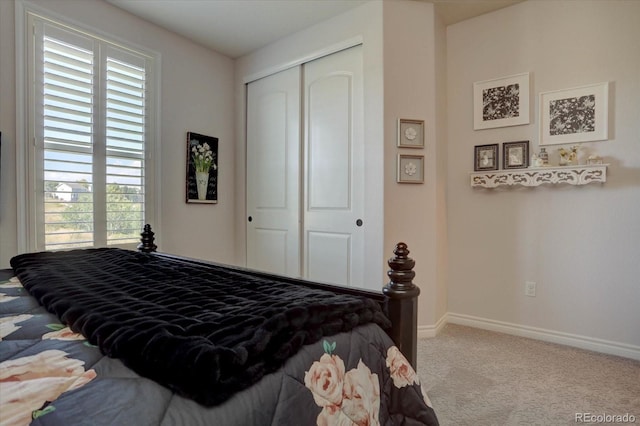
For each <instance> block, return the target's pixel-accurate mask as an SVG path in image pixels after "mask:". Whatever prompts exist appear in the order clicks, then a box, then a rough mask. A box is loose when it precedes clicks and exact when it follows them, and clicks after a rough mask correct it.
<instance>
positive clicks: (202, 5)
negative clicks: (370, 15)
mask: <svg viewBox="0 0 640 426" xmlns="http://www.w3.org/2000/svg"><path fill="white" fill-rule="evenodd" d="M107 1H108V2H109V3H111V4H113V5H115V6H117V7H120V8H122V9H124V10H126V11H128V12H130V13H132V14H134V15H137V16H139V17H141V18H143V19H145V20H147V21H150V22H153V23H155V24H157V25H159V26H161V27H164V28H167V29H169V30H171V31H173V32H175V33H177V34H180V35H182V36H184V37H187V38H189V39H191V40H194V41H196V42H197V43H200V44H202V45H204V46H207V47H209V48H211V49H213V50H215V51H217V52H219V53H222V54H224V55H226V56H229V57H231V58H237V57H240V56H243V55H246V54H248V53H251V52H253V51H254V50H256V49H259V48H261V47H264V46H266V45H267V44H270V43H272V42H274V41H276V40H278V39H280V38H282V37H285V36H287V35H289V34H293V33H295V32H297V31H300V30H303V29H305V28H308V27H310V26H312V25H314V24H316V23H318V22H321V21H324V20H326V19H328V18H331V17H332V16H336V15H339V14H341V13H343V12H345V11H347V10H349V9H352V8H354V7H357V6H360V5H361V4H363V3H366V2H367V1H371V0H107ZM374 1H375V0H374ZM384 1H396V0H384ZM417 1H426V2H430V3H434V4H435V9H436V11H437V13H438V14H440V16H441V17H442V19H443V20H444V22H445V24H446V25H451V24H454V23H456V22H460V21H463V20H465V19H469V18H472V17H475V16H478V15H482V14H484V13H487V12H491V11H494V10H497V9H501V8H503V7H506V6H510V5H512V4H514V3H519V2H521V1H524V0H417Z"/></svg>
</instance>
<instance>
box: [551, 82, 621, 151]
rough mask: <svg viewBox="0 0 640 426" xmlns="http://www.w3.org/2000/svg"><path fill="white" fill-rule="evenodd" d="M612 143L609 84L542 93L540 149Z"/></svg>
mask: <svg viewBox="0 0 640 426" xmlns="http://www.w3.org/2000/svg"><path fill="white" fill-rule="evenodd" d="M607 139H609V82H604V83H596V84H589V85H586V86H580V87H574V88H572V89H563V90H553V91H549V92H542V93H540V145H541V146H542V145H558V144H569V143H579V142H591V141H603V140H607Z"/></svg>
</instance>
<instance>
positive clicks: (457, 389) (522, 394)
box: [418, 324, 640, 426]
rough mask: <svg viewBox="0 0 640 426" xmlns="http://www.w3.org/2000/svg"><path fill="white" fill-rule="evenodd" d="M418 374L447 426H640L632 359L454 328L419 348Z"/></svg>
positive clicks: (637, 366)
mask: <svg viewBox="0 0 640 426" xmlns="http://www.w3.org/2000/svg"><path fill="white" fill-rule="evenodd" d="M418 374H419V376H420V379H421V382H422V384H423V386H424V388H425V390H426V391H427V393H428V394H429V398H431V401H432V403H433V407H434V409H435V411H436V414H437V415H438V419H439V420H440V424H441V425H443V426H449V425H454V426H464V425H474V426H485V425H486V426H489V425H544V426H552V425H570V424H573V425H575V424H580V422H576V413H590V415H591V416H594V417H593V418H591V420H599V419H598V418H597V417H595V416H603V415H610V416H616V415H620V416H623V415H625V414H628V415H629V416H635V422H631V423H629V422H627V424H640V361H634V360H631V359H627V358H621V357H616V356H611V355H605V354H600V353H596V352H590V351H586V350H582V349H577V348H573V347H569V346H563V345H557V344H553V343H547V342H542V341H538V340H532V339H527V338H523V337H517V336H511V335H508V334H502V333H495V332H491V331H486V330H480V329H476V328H471V327H464V326H460V325H454V324H448V325H446V326H445V327H444V329H443V330H442V331H441V333H440V334H438V336H437V337H435V338H431V339H421V340H419V341H418ZM629 416H628V417H629ZM628 417H627V418H628ZM582 418H583V419H587V418H588V417H587V414H584V415H583V417H582ZM608 420H611V421H610V422H605V423H603V422H599V424H620V423H622V422H620V421H618V422H617V423H616V422H615V420H624V418H619V419H616V418H611V417H610V418H609V419H608ZM584 423H588V422H584ZM591 423H592V424H594V423H595V422H591Z"/></svg>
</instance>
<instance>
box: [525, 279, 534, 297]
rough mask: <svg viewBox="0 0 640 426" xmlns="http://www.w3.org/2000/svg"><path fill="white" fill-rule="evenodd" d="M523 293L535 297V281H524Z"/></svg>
mask: <svg viewBox="0 0 640 426" xmlns="http://www.w3.org/2000/svg"><path fill="white" fill-rule="evenodd" d="M524 295H525V296H531V297H536V283H535V282H533V281H527V282H525V283H524Z"/></svg>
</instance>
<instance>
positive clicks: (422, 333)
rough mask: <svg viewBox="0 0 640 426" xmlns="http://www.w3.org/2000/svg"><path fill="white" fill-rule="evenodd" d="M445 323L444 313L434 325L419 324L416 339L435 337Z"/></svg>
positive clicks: (445, 315)
mask: <svg viewBox="0 0 640 426" xmlns="http://www.w3.org/2000/svg"><path fill="white" fill-rule="evenodd" d="M445 325H447V314H444V315H443V316H442V317H440V319H439V320H438V321H437V322H436V325H419V326H418V339H422V338H427V337H436V336H437V335H438V333H440V330H442V327H444V326H445Z"/></svg>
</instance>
